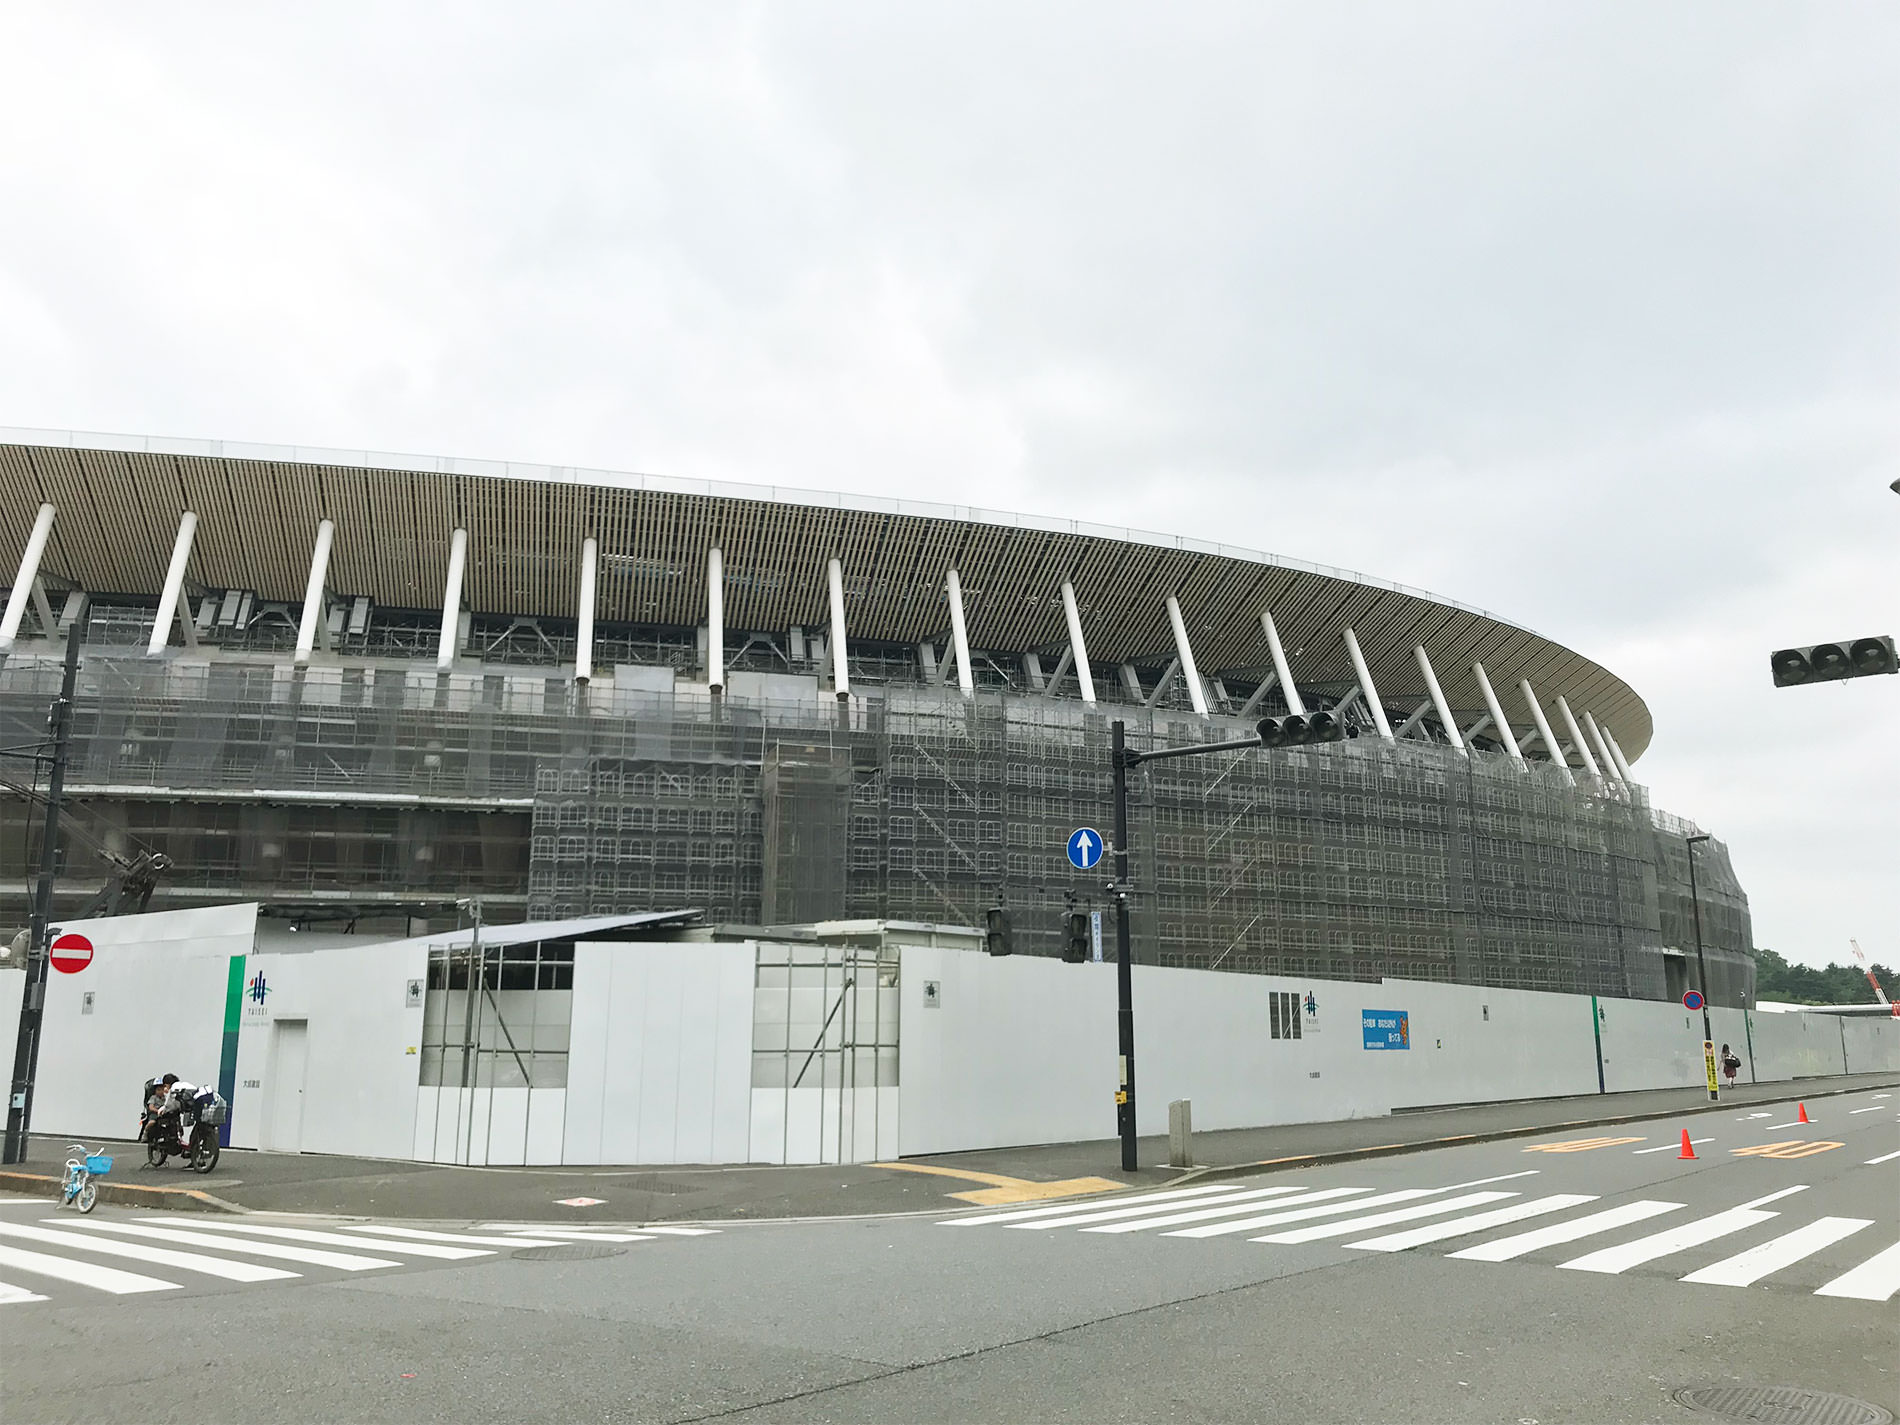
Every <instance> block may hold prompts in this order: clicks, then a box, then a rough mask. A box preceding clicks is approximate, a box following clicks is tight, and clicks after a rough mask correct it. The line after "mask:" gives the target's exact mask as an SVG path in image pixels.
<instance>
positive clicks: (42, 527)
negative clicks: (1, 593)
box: [0, 505, 53, 648]
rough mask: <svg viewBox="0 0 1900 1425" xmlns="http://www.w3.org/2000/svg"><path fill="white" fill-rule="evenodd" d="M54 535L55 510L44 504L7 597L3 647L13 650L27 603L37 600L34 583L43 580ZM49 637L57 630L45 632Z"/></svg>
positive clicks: (0, 637)
mask: <svg viewBox="0 0 1900 1425" xmlns="http://www.w3.org/2000/svg"><path fill="white" fill-rule="evenodd" d="M52 533H53V507H52V506H51V505H41V506H40V512H39V514H38V515H36V516H35V517H34V519H33V532H32V533H31V534H29V535H28V536H27V537H26V550H25V552H24V553H22V554H21V555H20V572H19V573H17V574H15V575H14V576H13V590H12V592H11V593H9V594H8V595H7V611H6V612H5V613H4V614H0V648H11V647H13V640H14V639H16V638H18V637H19V635H20V620H21V618H22V617H24V616H25V614H26V605H27V601H28V600H29V599H31V598H32V597H33V581H34V580H35V579H37V578H39V577H40V560H41V558H42V557H44V555H45V554H46V541H47V539H48V538H49V537H51V535H52ZM45 632H46V635H47V637H49V638H50V637H52V633H53V631H52V630H51V629H50V628H49V629H47V630H45Z"/></svg>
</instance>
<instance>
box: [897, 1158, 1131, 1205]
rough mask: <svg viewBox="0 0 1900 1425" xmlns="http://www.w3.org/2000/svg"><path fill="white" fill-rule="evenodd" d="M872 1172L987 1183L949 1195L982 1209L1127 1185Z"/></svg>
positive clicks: (904, 1169)
mask: <svg viewBox="0 0 1900 1425" xmlns="http://www.w3.org/2000/svg"><path fill="white" fill-rule="evenodd" d="M871 1166H872V1167H874V1168H889V1169H891V1170H893V1171H894V1172H899V1173H931V1174H934V1175H936V1176H937V1177H940V1178H961V1179H962V1180H963V1181H965V1182H972V1183H988V1184H990V1186H988V1187H985V1188H973V1189H971V1190H970V1191H968V1192H953V1193H950V1194H948V1195H949V1196H950V1197H954V1198H958V1199H960V1200H961V1201H963V1202H975V1203H981V1204H983V1205H984V1206H985V1207H989V1206H994V1205H996V1204H999V1203H1009V1202H1046V1201H1047V1200H1049V1199H1050V1198H1056V1197H1081V1196H1083V1195H1085V1194H1087V1193H1093V1192H1118V1191H1120V1190H1121V1189H1122V1188H1125V1187H1127V1186H1128V1184H1127V1183H1118V1182H1114V1181H1112V1180H1111V1179H1108V1178H1063V1179H1061V1180H1060V1181H1057V1182H1052V1183H1038V1182H1031V1181H1030V1180H1029V1179H1028V1178H1006V1177H1004V1176H1003V1175H1002V1174H1001V1173H979V1172H975V1171H972V1170H971V1169H968V1168H940V1167H938V1166H936V1165H935V1164H934V1163H873V1164H871Z"/></svg>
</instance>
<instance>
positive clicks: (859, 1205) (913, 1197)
mask: <svg viewBox="0 0 1900 1425" xmlns="http://www.w3.org/2000/svg"><path fill="white" fill-rule="evenodd" d="M1881 1088H1900V1074H1895V1073H1884V1074H1859V1075H1853V1076H1849V1077H1845V1078H1827V1079H1805V1080H1800V1081H1798V1082H1795V1083H1777V1084H1753V1085H1742V1086H1739V1087H1737V1088H1734V1089H1724V1090H1723V1092H1722V1101H1721V1103H1720V1104H1719V1105H1718V1106H1717V1111H1719V1110H1720V1109H1721V1108H1733V1107H1739V1106H1746V1105H1750V1104H1767V1103H1777V1102H1793V1101H1794V1100H1796V1099H1805V1100H1806V1101H1807V1102H1809V1103H1810V1104H1812V1103H1814V1102H1816V1101H1824V1100H1825V1099H1826V1098H1828V1097H1830V1096H1832V1095H1835V1094H1840V1093H1850V1092H1858V1091H1862V1090H1866V1089H1881ZM1709 1107H1710V1105H1709V1103H1708V1096H1707V1094H1706V1093H1705V1092H1704V1091H1703V1090H1702V1089H1699V1088H1693V1089H1650V1090H1644V1091H1642V1092H1637V1093H1621V1094H1590V1095H1587V1096H1583V1097H1578V1098H1560V1099H1534V1100H1528V1101H1524V1102H1518V1103H1494V1104H1481V1105H1477V1106H1473V1107H1458V1108H1442V1109H1426V1110H1417V1111H1411V1112H1405V1113H1397V1114H1393V1115H1392V1116H1390V1117H1386V1118H1353V1119H1344V1120H1341V1121H1338V1122H1333V1123H1296V1124H1283V1125H1279V1126H1276V1127H1271V1128H1244V1129H1230V1130H1226V1131H1223V1132H1212V1133H1198V1134H1196V1135H1195V1138H1194V1152H1195V1158H1196V1161H1197V1164H1199V1165H1201V1166H1202V1167H1205V1168H1210V1169H1215V1170H1219V1171H1222V1172H1240V1171H1249V1172H1256V1171H1260V1170H1261V1168H1260V1165H1261V1164H1272V1165H1274V1166H1280V1167H1292V1166H1298V1165H1300V1164H1303V1163H1309V1162H1312V1161H1315V1160H1320V1161H1325V1160H1329V1159H1331V1158H1333V1157H1335V1156H1342V1155H1343V1156H1347V1157H1350V1156H1357V1155H1362V1154H1372V1153H1378V1152H1389V1151H1406V1150H1410V1149H1424V1148H1432V1147H1439V1146H1445V1145H1447V1144H1449V1143H1455V1142H1460V1141H1472V1140H1480V1139H1486V1138H1500V1137H1511V1136H1515V1135H1518V1134H1523V1133H1539V1132H1547V1131H1551V1130H1556V1129H1562V1128H1566V1127H1571V1126H1584V1125H1589V1124H1600V1123H1617V1122H1627V1121H1631V1120H1636V1119H1641V1118H1644V1117H1671V1116H1676V1115H1680V1114H1683V1113H1693V1112H1697V1111H1701V1110H1707V1109H1708V1108H1709ZM1139 1147H1140V1161H1141V1164H1142V1166H1141V1168H1140V1169H1139V1170H1137V1171H1136V1172H1134V1173H1123V1172H1121V1171H1120V1168H1119V1163H1120V1161H1121V1154H1120V1146H1119V1145H1118V1144H1117V1143H1116V1142H1115V1141H1114V1140H1113V1139H1105V1140H1101V1141H1097V1142H1088V1143H1057V1144H1046V1145H1041V1146H1035V1147H1023V1148H995V1149H986V1150H983V1151H980V1152H971V1153H951V1154H940V1155H936V1156H932V1157H925V1158H909V1159H905V1160H904V1161H903V1162H902V1163H901V1164H895V1165H879V1164H851V1165H846V1166H829V1167H770V1166H741V1167H729V1168H707V1167H692V1166H680V1167H651V1166H649V1167H624V1168H610V1167H601V1168H579V1167H577V1168H458V1167H444V1166H439V1165H437V1164H432V1163H407V1162H394V1161H387V1160H381V1159H372V1158H333V1157H322V1156H318V1155H314V1154H295V1153H260V1152H253V1151H250V1150H246V1149H227V1150H226V1151H225V1153H224V1156H223V1159H222V1161H221V1162H220V1163H219V1164H218V1168H217V1171H215V1172H214V1173H212V1174H211V1175H210V1176H209V1177H199V1176H198V1175H197V1174H195V1173H190V1172H186V1171H183V1170H181V1169H178V1168H175V1167H166V1168H162V1169H156V1170H154V1169H151V1168H148V1167H146V1166H144V1155H143V1154H142V1153H139V1152H137V1151H136V1145H135V1144H116V1145H112V1146H110V1147H109V1148H108V1149H107V1151H109V1152H111V1153H113V1154H114V1156H115V1157H116V1158H117V1159H118V1162H117V1164H116V1165H115V1167H114V1169H113V1173H112V1177H111V1179H109V1180H108V1181H113V1182H117V1183H121V1184H127V1185H133V1186H138V1187H149V1188H161V1189H173V1190H177V1191H180V1192H184V1191H190V1192H196V1193H201V1194H210V1195H211V1196H212V1197H213V1198H215V1199H218V1200H220V1201H221V1202H223V1203H228V1204H231V1205H232V1206H234V1207H236V1208H238V1209H242V1210H249V1211H257V1212H308V1213H336V1214H341V1215H344V1216H352V1217H410V1218H419V1219H433V1220H437V1221H496V1222H500V1221H523V1222H547V1221H555V1220H573V1221H577V1222H668V1221H718V1220H739V1221H742V1220H746V1219H770V1218H785V1217H828V1216H842V1215H850V1214H854V1213H889V1212H925V1211H941V1210H945V1209H955V1208H958V1207H962V1206H965V1205H966V1204H967V1202H968V1201H969V1199H966V1198H960V1197H958V1196H955V1194H962V1193H975V1194H980V1195H979V1196H977V1197H976V1198H975V1200H976V1201H985V1200H987V1201H1032V1200H1037V1199H1041V1198H1060V1197H1065V1196H1070V1195H1075V1194H1079V1193H1087V1192H1102V1191H1107V1190H1108V1189H1109V1188H1110V1187H1119V1186H1126V1185H1153V1184H1158V1183H1163V1182H1168V1181H1172V1180H1174V1179H1177V1178H1180V1177H1182V1176H1184V1174H1183V1172H1182V1171H1181V1170H1178V1169H1174V1168H1170V1167H1168V1166H1167V1165H1166V1164H1167V1156H1168V1145H1167V1140H1166V1139H1165V1138H1144V1139H1142V1140H1141V1142H1140V1145H1139ZM65 1149H66V1143H65V1141H64V1139H61V1138H40V1137H36V1138H34V1139H33V1140H32V1141H31V1143H30V1145H29V1151H28V1161H27V1162H26V1163H25V1164H22V1165H20V1166H19V1167H17V1168H14V1169H9V1170H6V1171H8V1172H12V1173H26V1174H39V1175H43V1176H46V1177H50V1178H54V1179H56V1178H57V1177H58V1175H59V1172H60V1169H61V1165H62V1164H63V1163H64V1162H65ZM1204 1175H1209V1176H1211V1175H1212V1174H1211V1173H1210V1174H1204ZM6 1186H7V1184H6V1183H5V1179H4V1177H0V1189H4V1188H5V1187H6ZM22 1186H23V1184H22V1183H21V1182H20V1181H19V1180H18V1179H16V1180H15V1181H14V1183H13V1184H12V1190H16V1191H17V1190H21V1188H22ZM45 1190H46V1191H47V1192H48V1193H49V1195H50V1192H51V1184H50V1183H49V1184H48V1185H47V1186H46V1189H45ZM137 1196H138V1197H139V1198H140V1199H146V1198H147V1197H148V1195H147V1194H145V1193H139V1194H137ZM149 1196H150V1197H151V1198H154V1199H157V1198H164V1197H167V1196H169V1195H168V1194H162V1193H153V1194H150V1195H149ZM575 1197H590V1198H599V1199H601V1200H602V1201H601V1202H600V1203H599V1204H598V1205H595V1206H588V1207H580V1208H575V1207H567V1206H563V1205H562V1204H561V1199H563V1198H575ZM149 1205H154V1206H156V1205H160V1203H158V1202H151V1203H150V1204H149ZM173 1205H177V1206H181V1207H184V1206H192V1207H194V1208H195V1210H200V1211H202V1210H204V1209H205V1204H203V1203H201V1202H200V1203H188V1202H186V1201H184V1200H182V1199H181V1200H176V1201H175V1202H174V1204H173ZM213 1206H214V1210H215V1204H214V1205H213Z"/></svg>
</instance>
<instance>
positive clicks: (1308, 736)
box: [1254, 712, 1346, 747]
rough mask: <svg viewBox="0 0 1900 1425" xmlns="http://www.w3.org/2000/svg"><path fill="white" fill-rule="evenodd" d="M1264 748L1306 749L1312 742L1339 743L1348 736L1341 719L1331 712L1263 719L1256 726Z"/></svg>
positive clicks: (1294, 714)
mask: <svg viewBox="0 0 1900 1425" xmlns="http://www.w3.org/2000/svg"><path fill="white" fill-rule="evenodd" d="M1254 731H1255V732H1257V733H1259V734H1260V745H1261V746H1262V747H1304V746H1306V745H1307V744H1308V743H1312V742H1338V741H1340V740H1341V739H1342V738H1344V737H1345V735H1346V729H1345V728H1343V727H1341V726H1340V725H1339V719H1338V718H1336V717H1334V716H1333V715H1332V714H1331V713H1329V712H1316V713H1308V714H1307V715H1306V716H1305V717H1301V716H1300V715H1299V714H1298V713H1293V714H1292V715H1290V716H1288V717H1263V718H1261V719H1260V721H1259V722H1257V723H1255V724H1254Z"/></svg>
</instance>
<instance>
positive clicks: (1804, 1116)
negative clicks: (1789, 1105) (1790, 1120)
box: [1794, 1103, 1810, 1123]
mask: <svg viewBox="0 0 1900 1425" xmlns="http://www.w3.org/2000/svg"><path fill="white" fill-rule="evenodd" d="M1799 1107H1800V1109H1801V1111H1800V1112H1799V1113H1797V1114H1796V1115H1795V1116H1794V1121H1795V1122H1796V1123H1807V1122H1809V1121H1810V1120H1809V1118H1808V1106H1807V1105H1806V1104H1805V1103H1804V1104H1801V1105H1799Z"/></svg>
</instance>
